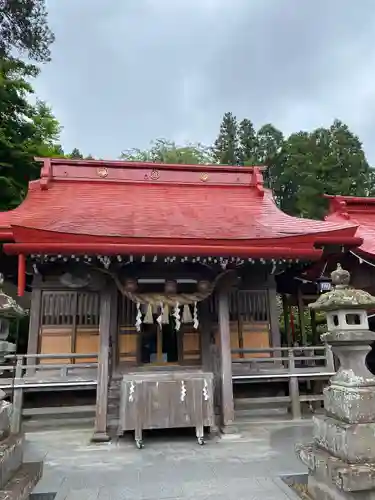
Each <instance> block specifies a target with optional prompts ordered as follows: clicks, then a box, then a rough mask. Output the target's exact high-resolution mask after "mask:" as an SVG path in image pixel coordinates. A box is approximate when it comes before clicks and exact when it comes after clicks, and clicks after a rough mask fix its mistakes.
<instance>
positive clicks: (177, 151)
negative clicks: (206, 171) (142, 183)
mask: <svg viewBox="0 0 375 500" xmlns="http://www.w3.org/2000/svg"><path fill="white" fill-rule="evenodd" d="M121 159H123V160H128V161H139V162H145V161H149V162H153V163H175V164H186V165H199V164H209V163H212V162H213V161H214V160H213V157H212V153H211V150H210V148H208V147H206V146H203V145H202V144H187V145H185V146H179V145H177V144H176V143H175V142H173V141H168V140H166V139H157V140H156V141H154V142H153V143H151V147H150V148H149V149H146V150H141V149H128V150H125V151H123V153H122V154H121Z"/></svg>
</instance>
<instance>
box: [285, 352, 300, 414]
mask: <svg viewBox="0 0 375 500" xmlns="http://www.w3.org/2000/svg"><path fill="white" fill-rule="evenodd" d="M288 364H289V373H290V374H291V375H290V377H289V396H290V400H291V404H292V417H293V420H298V419H300V418H301V402H300V396H299V383H298V378H297V377H296V376H295V359H294V352H293V349H289V352H288ZM292 374H293V375H292Z"/></svg>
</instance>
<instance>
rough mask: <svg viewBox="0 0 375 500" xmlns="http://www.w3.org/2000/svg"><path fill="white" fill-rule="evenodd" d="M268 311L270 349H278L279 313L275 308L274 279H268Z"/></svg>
mask: <svg viewBox="0 0 375 500" xmlns="http://www.w3.org/2000/svg"><path fill="white" fill-rule="evenodd" d="M267 294H268V295H267V296H268V311H269V322H270V328H271V345H272V347H280V345H281V335H280V327H279V311H278V307H277V299H276V282H275V277H274V276H273V275H272V276H269V277H268V289H267Z"/></svg>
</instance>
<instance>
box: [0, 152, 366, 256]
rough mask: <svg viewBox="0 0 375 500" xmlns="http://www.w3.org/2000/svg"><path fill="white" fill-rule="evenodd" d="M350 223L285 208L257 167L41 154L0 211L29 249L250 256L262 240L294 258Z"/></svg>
mask: <svg viewBox="0 0 375 500" xmlns="http://www.w3.org/2000/svg"><path fill="white" fill-rule="evenodd" d="M355 231H356V226H355V225H354V224H348V223H347V222H346V221H345V222H344V223H343V221H338V222H335V221H333V222H324V221H314V220H308V219H298V218H295V217H290V216H288V215H286V214H284V213H283V212H281V211H280V210H279V209H278V208H277V206H276V204H275V202H274V200H273V197H272V194H271V193H270V192H269V191H268V190H264V189H263V178H262V175H261V169H260V168H259V167H224V166H217V165H213V166H203V165H197V166H196V165H190V166H187V165H156V164H150V163H133V162H120V161H118V162H103V161H95V160H89V161H86V160H65V159H45V160H44V166H43V168H42V174H41V179H40V180H37V181H33V182H31V183H30V187H29V192H28V195H27V197H26V199H25V200H24V202H23V203H22V204H21V205H20V206H19V207H18V208H16V209H15V210H13V211H10V212H6V213H4V212H3V213H0V237H1V232H2V234H3V238H2V239H5V238H9V237H12V238H13V241H14V242H16V243H17V244H33V248H37V245H38V244H40V245H42V244H44V246H45V245H46V244H50V245H51V244H53V243H54V244H57V243H58V242H61V244H62V245H66V244H70V245H73V246H74V245H75V244H76V245H78V246H79V244H82V245H83V244H86V245H96V244H102V245H103V244H108V245H111V244H112V245H116V244H124V243H127V244H133V245H134V244H139V245H143V244H144V245H148V246H147V248H149V247H150V245H151V246H152V245H153V244H154V245H156V246H157V245H160V244H164V245H168V244H170V245H177V244H183V245H185V247H186V248H185V252H186V251H187V249H188V248H189V247H190V246H197V245H198V246H199V245H200V246H206V247H207V246H212V247H214V246H224V247H226V246H228V245H231V247H234V246H236V247H242V248H244V249H245V250H246V249H248V253H249V256H251V255H250V254H251V251H250V247H261V246H263V247H264V246H266V247H268V250H271V249H272V247H275V251H274V253H275V255H277V248H276V247H279V249H281V248H282V249H284V250H283V251H282V252H281V253H283V252H284V253H285V249H286V248H289V249H291V250H293V252H289V253H290V254H291V255H292V254H293V255H294V254H295V253H296V252H297V253H298V251H300V253H301V256H303V255H304V253H306V251H307V250H308V251H310V253H314V245H315V244H316V243H319V242H322V241H328V240H329V241H332V242H333V241H334V242H336V243H338V242H342V243H348V244H352V245H355V244H356V243H357V244H358V240H355V239H353V237H354V234H355ZM9 246H10V245H7V248H8V247H9ZM50 248H52V247H50ZM71 248H73V247H71ZM77 248H78V247H77ZM298 249H299V250H298ZM245 253H246V251H245ZM279 254H280V252H279Z"/></svg>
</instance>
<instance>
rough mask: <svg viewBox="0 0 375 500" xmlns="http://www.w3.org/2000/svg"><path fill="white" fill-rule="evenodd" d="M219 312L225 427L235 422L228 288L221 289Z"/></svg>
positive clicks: (223, 421)
mask: <svg viewBox="0 0 375 500" xmlns="http://www.w3.org/2000/svg"><path fill="white" fill-rule="evenodd" d="M218 314H219V336H220V357H221V368H220V376H221V411H222V423H223V425H224V427H225V426H230V425H232V424H233V422H234V402H233V383H232V354H231V345H230V327H229V292H228V290H227V289H221V290H220V291H219V311H218Z"/></svg>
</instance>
